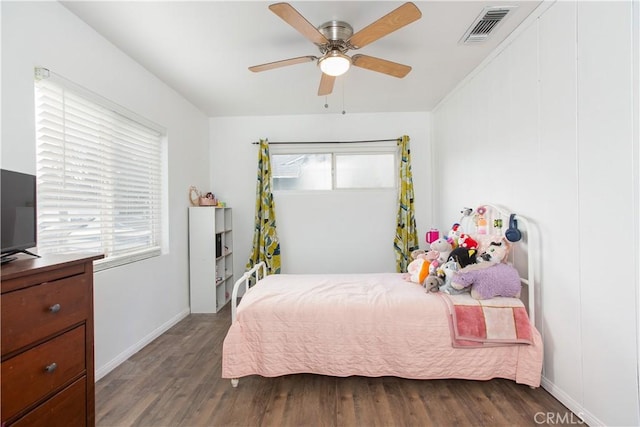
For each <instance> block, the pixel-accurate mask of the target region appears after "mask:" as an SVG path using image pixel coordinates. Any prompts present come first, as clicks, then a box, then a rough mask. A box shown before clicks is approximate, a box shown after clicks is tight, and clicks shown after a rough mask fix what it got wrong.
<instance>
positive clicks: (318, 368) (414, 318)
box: [222, 273, 542, 387]
mask: <svg viewBox="0 0 640 427" xmlns="http://www.w3.org/2000/svg"><path fill="white" fill-rule="evenodd" d="M449 318H450V315H449V312H448V307H447V305H446V304H445V302H444V300H443V299H442V298H440V297H439V296H437V295H435V294H428V293H425V292H424V290H423V288H422V287H420V286H418V285H416V284H413V283H410V282H406V281H404V280H403V279H402V275H401V274H397V273H380V274H357V275H356V274H353V275H351V274H345V275H340V274H334V275H272V276H268V277H266V278H265V279H263V280H261V281H260V282H259V283H258V284H257V285H255V286H254V287H253V288H251V290H250V291H249V292H247V293H246V294H245V296H244V297H243V299H242V302H241V303H240V304H239V306H238V311H237V319H236V322H235V323H234V324H233V325H231V327H230V329H229V332H228V333H227V336H226V338H225V341H224V346H223V354H222V377H223V378H240V377H244V376H247V375H262V376H265V377H274V376H280V375H286V374H295V373H315V374H322V375H331V376H340V377H345V376H351V375H361V376H370V377H378V376H397V377H403V378H412V379H436V378H462V379H473V380H488V379H491V378H507V379H512V380H514V381H516V382H518V383H523V384H528V385H530V386H533V387H537V386H539V385H540V375H541V371H542V343H541V339H540V334H539V333H538V331H536V330H535V328H532V335H533V345H522V346H507V347H491V348H464V349H460V348H453V347H452V345H451V332H450V325H449Z"/></svg>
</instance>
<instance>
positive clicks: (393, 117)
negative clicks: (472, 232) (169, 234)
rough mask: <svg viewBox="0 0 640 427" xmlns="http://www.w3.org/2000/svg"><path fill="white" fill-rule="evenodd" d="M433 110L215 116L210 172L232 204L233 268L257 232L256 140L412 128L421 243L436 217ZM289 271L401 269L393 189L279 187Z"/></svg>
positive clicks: (370, 134)
mask: <svg viewBox="0 0 640 427" xmlns="http://www.w3.org/2000/svg"><path fill="white" fill-rule="evenodd" d="M429 121H430V115H429V114H428V113H395V114H349V113H347V114H345V115H342V114H321V115H297V116H271V117H231V118H228V117H225V118H212V119H211V121H210V129H211V176H212V189H213V192H214V193H216V195H218V196H220V198H221V199H222V200H224V201H226V202H227V203H228V205H229V206H231V207H233V208H234V210H233V222H234V252H235V257H234V271H235V273H236V276H239V274H240V273H242V272H243V271H244V270H245V264H246V262H247V259H248V257H249V251H250V248H251V239H252V236H253V234H252V233H253V217H254V214H255V186H256V169H257V159H258V154H257V153H258V151H257V146H255V145H252V144H251V142H253V141H257V140H259V139H260V138H268V139H269V140H270V141H349V140H371V139H387V138H396V137H400V136H402V135H405V134H406V135H409V137H410V138H411V160H412V165H413V167H412V170H413V180H414V190H415V193H416V201H415V207H416V218H417V220H416V221H417V225H418V236H419V238H420V242H421V245H425V244H426V243H425V241H424V234H425V233H426V230H427V229H428V228H429V226H430V225H431V209H430V205H431V194H430V188H431V187H430V184H429V181H430V164H431V155H430V150H431V148H430V141H429V135H430V131H429V129H430V123H429ZM274 199H275V203H276V215H277V216H276V221H277V227H278V236H279V238H280V243H281V249H282V270H283V272H285V273H313V272H324V273H327V272H335V273H343V272H363V271H395V258H394V252H393V238H394V233H395V218H396V208H397V193H395V191H373V190H366V191H349V192H342V193H327V192H317V193H308V194H303V193H296V194H282V193H279V194H278V193H276V194H275V195H274Z"/></svg>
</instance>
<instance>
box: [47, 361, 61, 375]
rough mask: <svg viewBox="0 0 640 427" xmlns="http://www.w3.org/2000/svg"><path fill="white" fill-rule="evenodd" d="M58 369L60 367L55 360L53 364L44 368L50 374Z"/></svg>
mask: <svg viewBox="0 0 640 427" xmlns="http://www.w3.org/2000/svg"><path fill="white" fill-rule="evenodd" d="M56 369H58V364H57V363H56V362H53V363H52V364H51V365H47V366H45V368H44V370H45V371H47V372H48V373H50V374H51V373H53V372H55V370H56Z"/></svg>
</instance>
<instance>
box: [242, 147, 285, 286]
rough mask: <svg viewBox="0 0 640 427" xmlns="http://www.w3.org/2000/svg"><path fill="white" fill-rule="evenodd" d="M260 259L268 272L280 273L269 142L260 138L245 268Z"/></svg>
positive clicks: (248, 267)
mask: <svg viewBox="0 0 640 427" xmlns="http://www.w3.org/2000/svg"><path fill="white" fill-rule="evenodd" d="M260 261H264V262H265V263H266V264H267V272H268V274H278V273H280V242H279V241H278V235H277V233H276V207H275V204H274V201H273V194H272V193H271V162H270V160H269V143H268V142H267V141H266V140H262V139H261V140H260V148H259V150H258V182H257V184H256V216H255V229H254V232H253V249H252V251H251V256H250V257H249V261H248V262H247V270H248V269H250V268H251V267H253V266H254V265H255V264H257V263H259V262H260Z"/></svg>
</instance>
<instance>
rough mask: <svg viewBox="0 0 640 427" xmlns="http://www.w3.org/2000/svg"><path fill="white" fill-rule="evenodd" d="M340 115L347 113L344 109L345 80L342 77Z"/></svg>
mask: <svg viewBox="0 0 640 427" xmlns="http://www.w3.org/2000/svg"><path fill="white" fill-rule="evenodd" d="M341 83H342V115H345V114H347V112H346V111H345V109H344V84H345V79H344V77H343V78H342V82H341Z"/></svg>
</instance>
